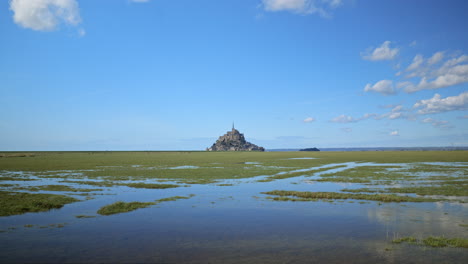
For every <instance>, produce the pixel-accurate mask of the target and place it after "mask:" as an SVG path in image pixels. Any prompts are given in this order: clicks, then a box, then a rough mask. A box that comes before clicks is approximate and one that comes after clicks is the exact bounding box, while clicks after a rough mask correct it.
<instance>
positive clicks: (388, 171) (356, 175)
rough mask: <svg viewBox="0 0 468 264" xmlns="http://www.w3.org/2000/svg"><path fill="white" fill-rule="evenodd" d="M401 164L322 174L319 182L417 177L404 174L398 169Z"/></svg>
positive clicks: (363, 181)
mask: <svg viewBox="0 0 468 264" xmlns="http://www.w3.org/2000/svg"><path fill="white" fill-rule="evenodd" d="M401 168H402V167H401V166H360V167H355V168H351V169H347V170H344V171H340V172H335V173H325V174H322V175H320V176H321V179H318V180H317V181H319V182H352V183H377V182H381V181H398V180H409V179H411V178H417V177H416V176H410V175H404V174H402V173H401V172H399V171H396V170H397V169H401Z"/></svg>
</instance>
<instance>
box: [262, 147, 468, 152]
mask: <svg viewBox="0 0 468 264" xmlns="http://www.w3.org/2000/svg"><path fill="white" fill-rule="evenodd" d="M318 149H319V150H320V151H431V150H439V151H453V150H468V146H467V147H374V148H370V147H369V148H359V147H356V148H318ZM299 150H300V149H299V148H297V149H267V150H266V151H270V152H275V151H299Z"/></svg>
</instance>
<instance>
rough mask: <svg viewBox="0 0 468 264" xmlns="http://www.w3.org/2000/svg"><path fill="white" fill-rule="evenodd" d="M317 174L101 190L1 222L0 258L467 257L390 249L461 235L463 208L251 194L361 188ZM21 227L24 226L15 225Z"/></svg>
mask: <svg viewBox="0 0 468 264" xmlns="http://www.w3.org/2000/svg"><path fill="white" fill-rule="evenodd" d="M336 165H337V164H333V166H336ZM351 165H352V164H350V166H351ZM329 166H330V167H332V165H329ZM314 169H317V168H314ZM340 169H341V168H340ZM327 172H330V171H327ZM70 173H75V172H70ZM317 176H318V175H315V176H313V177H306V176H300V177H294V178H288V179H282V180H276V181H272V182H258V180H259V179H262V177H256V178H248V179H242V180H226V181H224V182H222V183H225V184H226V183H227V184H233V185H232V186H218V184H219V183H217V184H206V185H196V184H195V185H191V186H188V187H179V188H174V189H161V190H160V189H158V190H154V189H136V188H129V187H125V186H115V187H104V189H105V191H103V192H98V195H94V196H93V198H94V199H92V200H86V201H82V202H78V203H73V204H68V205H66V206H64V207H63V208H62V209H60V210H53V211H50V212H43V213H28V214H24V215H17V216H10V217H1V218H0V230H2V231H3V232H2V233H0V246H1V248H2V250H1V251H0V262H2V263H11V262H16V263H23V262H55V263H58V262H60V263H67V262H94V263H95V262H132V263H135V262H164V263H209V262H212V263H285V262H286V263H311V262H322V263H324V262H326V263H376V262H379V263H401V262H412V263H427V262H441V263H464V261H466V259H468V250H467V249H460V248H441V249H432V248H427V247H421V246H416V245H395V244H392V243H391V240H392V239H394V238H398V237H404V236H414V237H416V238H424V237H427V236H430V235H436V236H440V235H443V236H446V237H465V238H466V237H468V229H467V228H466V227H465V226H462V225H466V224H468V208H467V206H466V204H460V203H448V202H438V203H385V204H379V203H378V202H362V201H350V200H344V201H334V202H326V201H319V202H275V201H271V200H268V199H266V196H265V195H263V194H261V192H265V191H271V190H275V189H278V190H297V191H339V190H341V189H343V188H344V187H356V188H360V187H363V186H362V185H359V184H350V183H330V182H314V181H313V179H314V177H317ZM58 180H60V179H55V180H54V179H45V180H44V181H45V182H44V181H42V182H41V183H40V184H42V185H43V184H44V183H47V184H53V182H55V183H57V181H58ZM25 183H26V184H33V185H34V184H37V183H34V182H31V183H30V182H25ZM85 186H86V185H75V187H82V188H84V187H85ZM190 194H195V196H194V197H192V198H190V199H187V200H178V201H173V202H164V203H160V204H157V205H154V206H152V207H149V208H144V209H139V210H136V211H133V212H129V213H122V214H117V215H111V216H100V215H97V214H96V211H97V210H98V209H99V208H100V207H102V206H104V205H107V204H110V203H113V202H116V201H128V202H130V201H140V202H148V201H154V200H157V199H161V198H165V197H171V196H175V195H183V196H188V195H190ZM81 199H83V197H81ZM360 202H361V203H360ZM76 215H91V216H96V217H94V218H83V219H78V218H76V217H75V216H76ZM29 224H30V225H33V226H32V227H25V225H29ZM50 224H63V225H64V227H61V228H59V227H56V226H50ZM41 227H42V228H41ZM44 227H47V228H44ZM13 228H14V229H13Z"/></svg>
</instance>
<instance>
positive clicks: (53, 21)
mask: <svg viewBox="0 0 468 264" xmlns="http://www.w3.org/2000/svg"><path fill="white" fill-rule="evenodd" d="M10 9H11V10H12V11H13V13H14V14H13V19H14V21H15V23H16V24H18V25H20V26H22V27H24V28H30V29H33V30H38V31H52V30H55V29H57V28H58V26H59V25H60V24H61V23H64V24H69V25H73V26H76V25H78V24H79V23H80V22H81V17H80V14H79V8H78V2H77V1H76V0H11V1H10Z"/></svg>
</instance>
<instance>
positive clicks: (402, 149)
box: [0, 146, 468, 158]
mask: <svg viewBox="0 0 468 264" xmlns="http://www.w3.org/2000/svg"><path fill="white" fill-rule="evenodd" d="M318 149H319V150H320V151H456V150H468V146H465V147H373V148H371V147H369V148H359V147H356V148H318ZM287 151H297V152H299V151H300V148H288V149H286V148H285V149H266V150H265V152H287ZM40 152H58V153H61V152H63V153H66V152H89V153H94V152H206V150H0V158H2V157H3V156H2V153H40ZM221 152H224V151H221ZM233 152H235V151H233ZM254 152H255V151H254ZM301 152H315V151H301Z"/></svg>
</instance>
